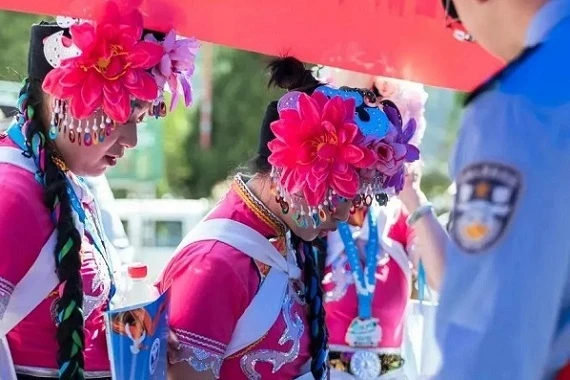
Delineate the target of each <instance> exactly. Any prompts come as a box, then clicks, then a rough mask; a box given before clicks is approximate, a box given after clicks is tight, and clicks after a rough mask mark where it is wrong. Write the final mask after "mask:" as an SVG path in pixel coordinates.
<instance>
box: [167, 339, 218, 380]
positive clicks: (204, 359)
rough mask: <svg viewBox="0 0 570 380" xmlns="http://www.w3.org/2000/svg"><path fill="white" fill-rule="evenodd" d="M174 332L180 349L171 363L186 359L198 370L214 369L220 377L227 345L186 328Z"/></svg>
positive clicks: (213, 371) (214, 372)
mask: <svg viewBox="0 0 570 380" xmlns="http://www.w3.org/2000/svg"><path fill="white" fill-rule="evenodd" d="M174 333H175V334H176V336H177V337H178V339H179V340H180V350H178V351H177V352H176V353H175V354H174V356H173V357H171V358H170V363H171V364H174V363H178V362H182V361H185V362H187V363H188V364H189V365H190V366H191V367H192V368H194V369H195V370H196V371H198V372H204V371H212V373H213V374H214V376H215V377H216V379H219V378H220V369H221V367H222V362H223V360H224V353H225V351H226V347H227V345H226V344H223V343H220V342H218V341H216V340H213V339H210V338H207V337H205V336H202V335H198V334H194V333H192V332H190V331H186V330H179V329H175V330H174Z"/></svg>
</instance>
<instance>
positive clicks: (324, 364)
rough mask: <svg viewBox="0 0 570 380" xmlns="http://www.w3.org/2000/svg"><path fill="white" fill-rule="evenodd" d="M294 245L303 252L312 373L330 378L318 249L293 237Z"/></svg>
mask: <svg viewBox="0 0 570 380" xmlns="http://www.w3.org/2000/svg"><path fill="white" fill-rule="evenodd" d="M292 243H293V244H294V246H295V247H298V249H300V250H301V251H302V252H303V256H304V259H305V263H304V268H303V274H304V277H305V278H304V280H305V281H304V282H305V286H306V293H305V299H306V301H307V304H308V305H309V334H310V336H311V343H310V346H309V348H310V351H311V372H312V374H313V377H314V378H315V379H316V380H321V379H326V378H328V332H327V328H326V325H325V308H324V305H323V288H322V286H321V276H320V274H319V271H318V269H317V263H316V255H318V252H317V251H318V248H317V247H316V246H313V245H312V244H311V243H308V242H305V241H302V240H301V239H299V238H298V237H296V236H293V239H292Z"/></svg>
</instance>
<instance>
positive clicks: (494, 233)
mask: <svg viewBox="0 0 570 380" xmlns="http://www.w3.org/2000/svg"><path fill="white" fill-rule="evenodd" d="M521 186H522V178H521V175H520V173H519V172H518V171H517V170H515V169H513V168H512V167H509V166H506V165H503V164H499V163H494V162H484V163H476V164H473V165H469V166H467V167H466V168H465V169H464V170H463V171H462V172H461V173H460V174H459V177H458V178H457V192H456V194H455V204H454V208H453V211H452V220H451V237H452V238H453V240H454V241H455V243H456V244H457V245H459V246H460V247H461V249H462V250H464V251H465V252H468V253H478V252H482V251H485V250H487V249H489V248H490V247H491V246H493V245H494V244H495V243H496V242H497V241H498V240H499V239H500V238H501V236H503V234H504V232H505V230H506V228H507V226H508V224H509V222H510V220H511V217H512V215H513V212H514V209H515V206H516V203H517V201H518V198H519V193H520V189H521Z"/></svg>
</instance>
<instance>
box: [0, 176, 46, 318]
mask: <svg viewBox="0 0 570 380" xmlns="http://www.w3.org/2000/svg"><path fill="white" fill-rule="evenodd" d="M8 178H9V180H8ZM0 194H2V198H1V200H0V320H1V319H2V318H3V316H4V313H5V311H6V307H7V306H8V303H9V302H10V298H11V297H12V293H13V292H14V288H15V287H16V286H17V285H18V283H19V282H20V280H21V279H22V278H23V277H24V275H25V274H26V272H27V271H28V270H29V269H30V267H31V266H32V264H33V263H34V261H35V260H36V258H37V257H38V254H39V253H40V251H41V249H42V247H43V245H44V244H45V242H46V241H47V239H48V237H49V235H50V234H51V230H52V227H51V226H52V225H51V221H50V219H49V213H48V211H47V209H46V208H45V206H44V205H43V203H42V193H41V188H39V186H38V185H37V183H35V180H34V179H33V177H32V176H31V175H29V176H26V175H23V174H22V173H21V169H18V168H15V167H13V166H10V167H8V165H0Z"/></svg>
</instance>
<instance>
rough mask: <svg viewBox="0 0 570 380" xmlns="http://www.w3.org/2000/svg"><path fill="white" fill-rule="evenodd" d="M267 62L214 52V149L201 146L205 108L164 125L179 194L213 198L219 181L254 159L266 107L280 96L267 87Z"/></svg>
mask: <svg viewBox="0 0 570 380" xmlns="http://www.w3.org/2000/svg"><path fill="white" fill-rule="evenodd" d="M268 62H269V58H268V57H265V56H262V55H259V54H254V53H249V52H245V51H239V50H234V49H230V48H226V47H219V46H216V47H215V48H214V68H213V94H212V97H213V110H212V144H211V147H210V149H207V150H204V149H202V148H200V146H199V132H200V131H199V129H198V125H199V108H200V104H196V106H195V107H193V108H192V110H191V111H190V113H189V114H186V113H185V112H184V111H177V113H176V114H175V115H173V117H172V118H170V119H169V120H168V121H167V125H166V126H165V127H166V133H167V135H168V140H169V142H168V143H166V144H167V145H166V146H165V150H166V152H167V153H166V155H167V176H168V184H169V186H170V188H171V190H172V191H173V192H174V193H175V194H176V195H181V196H185V197H190V198H197V197H204V196H209V195H210V192H211V189H212V187H213V186H214V185H215V184H216V183H218V182H220V181H222V180H224V179H226V178H227V177H228V174H230V173H232V172H234V171H235V170H236V168H237V167H238V166H240V165H241V164H243V163H245V162H246V161H247V160H248V159H249V158H251V157H253V155H254V154H255V152H256V150H257V145H258V138H259V129H260V126H261V121H262V119H263V116H264V114H265V109H266V107H267V104H268V103H269V102H270V101H271V100H275V99H278V98H279V95H280V93H281V92H280V91H276V90H269V89H267V79H268V78H267V75H266V74H265V73H266V72H265V66H266V65H267V63H268ZM178 112H179V113H178Z"/></svg>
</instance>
